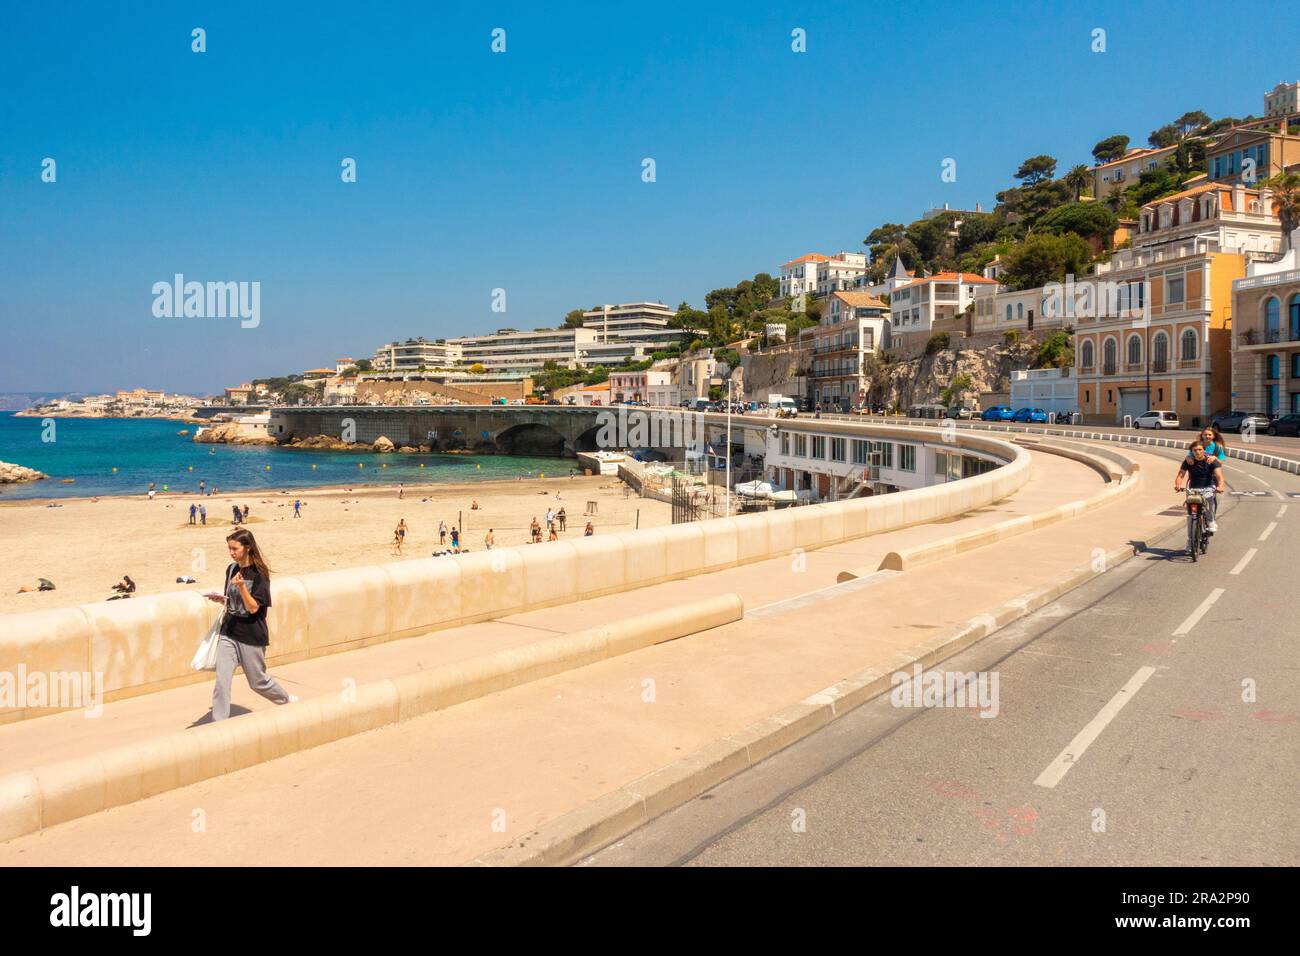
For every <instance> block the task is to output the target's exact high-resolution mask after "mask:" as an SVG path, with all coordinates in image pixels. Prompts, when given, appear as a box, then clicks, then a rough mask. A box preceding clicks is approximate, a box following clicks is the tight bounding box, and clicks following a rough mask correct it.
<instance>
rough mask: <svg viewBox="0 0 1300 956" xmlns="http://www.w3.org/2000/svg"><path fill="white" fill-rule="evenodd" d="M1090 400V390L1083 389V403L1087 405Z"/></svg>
mask: <svg viewBox="0 0 1300 956" xmlns="http://www.w3.org/2000/svg"><path fill="white" fill-rule="evenodd" d="M1090 401H1092V390H1091V389H1087V388H1085V389H1084V390H1083V404H1085V405H1087V404H1088V403H1089V402H1090Z"/></svg>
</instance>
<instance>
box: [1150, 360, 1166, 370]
mask: <svg viewBox="0 0 1300 956" xmlns="http://www.w3.org/2000/svg"><path fill="white" fill-rule="evenodd" d="M1151 371H1153V372H1167V371H1169V363H1168V362H1167V361H1165V360H1164V359H1156V360H1155V361H1154V362H1152V363H1151Z"/></svg>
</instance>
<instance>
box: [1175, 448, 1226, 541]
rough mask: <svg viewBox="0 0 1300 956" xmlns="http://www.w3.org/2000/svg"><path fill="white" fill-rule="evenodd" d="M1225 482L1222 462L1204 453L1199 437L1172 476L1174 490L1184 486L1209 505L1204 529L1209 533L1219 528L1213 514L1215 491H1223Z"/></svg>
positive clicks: (1215, 507) (1216, 502) (1216, 510)
mask: <svg viewBox="0 0 1300 956" xmlns="http://www.w3.org/2000/svg"><path fill="white" fill-rule="evenodd" d="M1226 487H1227V483H1226V482H1225V481H1224V480H1223V463H1222V462H1220V461H1219V459H1218V458H1215V457H1214V456H1213V455H1207V454H1206V453H1205V442H1203V441H1201V440H1200V439H1199V438H1198V439H1197V440H1196V441H1194V442H1192V446H1191V449H1190V452H1189V454H1188V456H1187V457H1186V458H1184V459H1183V463H1182V465H1181V466H1179V468H1178V474H1177V475H1175V476H1174V491H1178V492H1181V491H1182V490H1183V489H1184V488H1187V489H1188V490H1190V491H1195V492H1198V493H1199V494H1201V495H1203V496H1204V497H1205V500H1206V501H1207V502H1208V503H1209V505H1210V521H1209V524H1207V525H1206V529H1205V530H1207V531H1208V532H1210V534H1214V533H1215V532H1216V531H1218V530H1219V525H1218V522H1216V521H1215V520H1214V519H1215V516H1216V515H1217V514H1218V510H1219V509H1218V500H1217V498H1216V497H1215V495H1216V493H1220V492H1223V491H1224V490H1225V489H1226Z"/></svg>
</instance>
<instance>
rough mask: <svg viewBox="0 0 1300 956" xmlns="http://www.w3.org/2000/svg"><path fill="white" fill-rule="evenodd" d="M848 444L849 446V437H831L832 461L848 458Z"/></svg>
mask: <svg viewBox="0 0 1300 956" xmlns="http://www.w3.org/2000/svg"><path fill="white" fill-rule="evenodd" d="M847 446H848V439H847V438H832V439H831V461H845V460H847V458H846V456H847V450H848V449H847Z"/></svg>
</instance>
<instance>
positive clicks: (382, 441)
mask: <svg viewBox="0 0 1300 956" xmlns="http://www.w3.org/2000/svg"><path fill="white" fill-rule="evenodd" d="M370 448H371V450H372V451H376V452H378V453H380V454H381V455H386V454H388V453H389V452H391V451H396V450H397V446H396V445H394V444H393V440H392V439H391V438H389V437H387V436H386V435H380V436H379V437H378V438H376V439H375V443H374V444H373V445H371V446H370Z"/></svg>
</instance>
